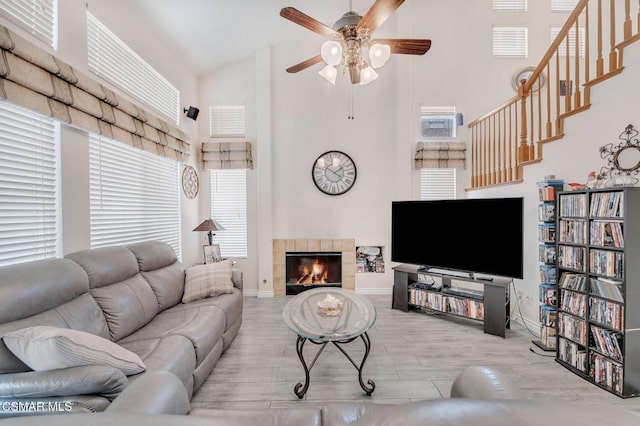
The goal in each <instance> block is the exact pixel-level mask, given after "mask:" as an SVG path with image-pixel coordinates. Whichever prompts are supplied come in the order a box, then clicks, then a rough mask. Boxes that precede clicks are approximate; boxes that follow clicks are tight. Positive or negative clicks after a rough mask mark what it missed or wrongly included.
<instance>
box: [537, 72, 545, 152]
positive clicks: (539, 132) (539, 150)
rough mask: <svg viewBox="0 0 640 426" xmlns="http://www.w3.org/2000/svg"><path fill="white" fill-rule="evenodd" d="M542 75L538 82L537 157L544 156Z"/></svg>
mask: <svg viewBox="0 0 640 426" xmlns="http://www.w3.org/2000/svg"><path fill="white" fill-rule="evenodd" d="M540 79H541V78H540V77H538V81H537V82H536V84H537V85H538V153H537V154H536V158H538V159H539V158H542V139H544V137H543V136H542V87H540Z"/></svg>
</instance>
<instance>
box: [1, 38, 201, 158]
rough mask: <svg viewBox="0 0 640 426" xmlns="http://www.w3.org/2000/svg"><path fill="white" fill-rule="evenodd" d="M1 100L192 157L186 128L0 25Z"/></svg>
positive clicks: (132, 142)
mask: <svg viewBox="0 0 640 426" xmlns="http://www.w3.org/2000/svg"><path fill="white" fill-rule="evenodd" d="M0 99H5V100H7V101H9V102H12V103H15V104H17V105H20V106H23V107H26V108H29V109H32V110H34V111H37V112H39V113H41V114H44V115H48V116H50V117H53V118H55V119H57V120H59V121H62V122H64V123H68V124H70V125H72V126H75V127H79V128H82V129H84V130H87V131H89V132H93V133H96V134H100V135H103V136H106V137H108V138H111V139H115V140H118V141H120V142H124V143H126V144H128V145H131V146H134V147H136V148H140V149H144V150H145V151H150V152H153V153H155V154H159V155H162V156H164V157H168V158H173V159H176V160H178V161H185V160H186V159H187V158H188V156H189V143H188V141H187V135H186V134H185V133H184V132H183V131H181V130H180V129H178V128H177V127H175V126H173V125H170V124H169V123H167V122H165V121H163V120H161V119H159V118H157V117H156V116H154V115H152V114H150V113H148V112H147V111H145V110H144V109H143V108H141V107H139V106H138V105H135V104H134V103H132V102H130V101H128V100H126V99H125V98H124V97H122V96H121V95H119V94H117V93H115V92H113V91H112V90H109V89H107V88H106V87H104V86H103V85H102V84H100V83H98V82H97V81H95V80H93V79H92V78H91V77H89V76H87V75H85V74H83V73H81V72H79V71H77V70H75V69H73V68H72V67H71V66H69V65H67V64H66V63H64V62H62V61H61V60H59V59H58V58H56V57H55V56H53V55H52V54H50V53H47V52H46V51H44V50H43V49H40V48H39V47H37V46H35V45H34V44H32V43H31V42H29V41H27V40H26V39H24V38H23V37H20V36H19V35H17V34H16V33H15V32H13V31H11V30H9V29H8V28H6V27H4V26H2V25H0Z"/></svg>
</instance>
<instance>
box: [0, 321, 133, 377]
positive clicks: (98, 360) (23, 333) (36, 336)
mask: <svg viewBox="0 0 640 426" xmlns="http://www.w3.org/2000/svg"><path fill="white" fill-rule="evenodd" d="M2 340H3V341H4V343H5V345H7V347H8V348H9V350H11V352H13V353H14V354H15V355H16V356H17V357H18V358H20V360H21V361H22V362H24V363H25V364H27V365H28V366H29V367H31V368H32V369H33V370H35V371H45V370H55V369H58V368H68V367H79V366H83V365H106V366H108V367H113V368H117V369H119V370H121V371H122V372H123V373H124V374H127V375H129V374H138V373H140V372H142V371H144V369H145V365H144V363H143V362H142V360H141V359H140V357H139V356H138V355H136V354H134V353H132V352H130V351H128V350H126V349H124V348H122V347H120V346H118V345H117V344H115V343H113V342H111V341H109V340H107V339H103V338H102V337H99V336H96V335H93V334H90V333H85V332H83V331H77V330H70V329H65V328H58V327H49V326H36V327H29V328H23V329H21V330H16V331H12V332H10V333H7V334H5V335H4V336H3V338H2Z"/></svg>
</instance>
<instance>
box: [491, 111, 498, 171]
mask: <svg viewBox="0 0 640 426" xmlns="http://www.w3.org/2000/svg"><path fill="white" fill-rule="evenodd" d="M497 133H498V132H497V127H496V114H494V115H493V134H492V135H491V146H490V151H491V157H492V161H491V183H492V184H494V183H496V182H497V181H496V169H497V166H496V135H497Z"/></svg>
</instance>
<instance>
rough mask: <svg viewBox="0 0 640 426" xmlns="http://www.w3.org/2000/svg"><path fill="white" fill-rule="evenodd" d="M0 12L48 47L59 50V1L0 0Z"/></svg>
mask: <svg viewBox="0 0 640 426" xmlns="http://www.w3.org/2000/svg"><path fill="white" fill-rule="evenodd" d="M0 12H2V13H1V14H2V15H3V16H5V17H7V19H9V20H10V21H11V22H13V23H14V24H16V25H18V26H20V27H21V28H23V29H24V30H26V31H28V32H29V33H30V34H31V35H33V36H34V37H36V38H38V39H39V40H42V41H44V42H45V43H46V44H47V45H48V46H51V47H53V48H54V49H56V48H57V27H56V25H57V13H58V1H57V0H0Z"/></svg>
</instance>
